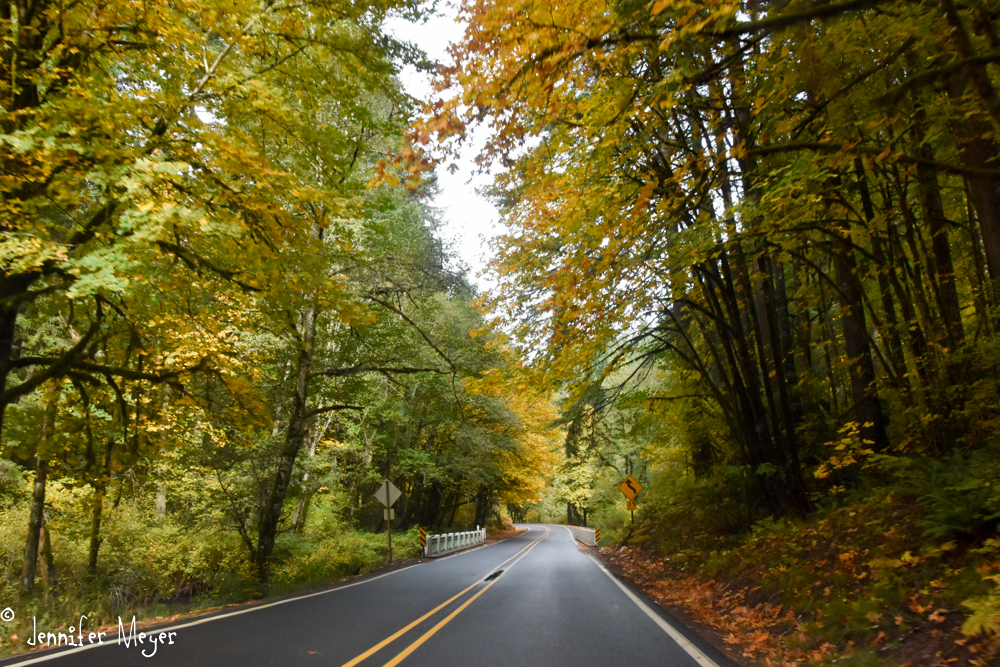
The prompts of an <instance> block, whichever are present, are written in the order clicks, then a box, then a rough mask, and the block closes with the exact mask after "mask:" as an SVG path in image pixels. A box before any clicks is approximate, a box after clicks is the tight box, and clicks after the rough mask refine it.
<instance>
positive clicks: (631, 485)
mask: <svg viewBox="0 0 1000 667" xmlns="http://www.w3.org/2000/svg"><path fill="white" fill-rule="evenodd" d="M618 490H619V491H621V492H622V494H623V495H624V496H625V497H626V498H628V499H629V500H635V497H636V496H637V495H639V492H640V491H642V484H640V483H639V482H637V481H636V479H635V478H634V477H632V475H629V476H628V477H626V478H625V481H624V482H622V483H621V484H620V485H619V486H618Z"/></svg>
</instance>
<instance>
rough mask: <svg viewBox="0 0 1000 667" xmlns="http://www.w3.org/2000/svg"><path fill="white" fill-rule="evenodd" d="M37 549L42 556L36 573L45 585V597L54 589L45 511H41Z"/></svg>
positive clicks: (54, 568) (54, 582)
mask: <svg viewBox="0 0 1000 667" xmlns="http://www.w3.org/2000/svg"><path fill="white" fill-rule="evenodd" d="M38 551H39V553H40V554H41V556H42V559H41V561H39V564H38V570H39V572H38V574H39V576H40V577H41V578H42V583H43V584H44V585H45V599H46V600H48V599H49V593H51V592H52V591H54V590H55V589H56V563H55V559H54V558H53V557H52V537H51V534H50V533H49V530H48V528H46V526H45V512H44V511H43V512H42V526H41V530H40V531H39V534H38Z"/></svg>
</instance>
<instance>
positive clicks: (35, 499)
mask: <svg viewBox="0 0 1000 667" xmlns="http://www.w3.org/2000/svg"><path fill="white" fill-rule="evenodd" d="M55 418H56V402H55V398H54V397H53V398H51V399H49V400H48V401H47V404H46V407H45V416H44V417H43V418H42V433H41V437H39V440H38V447H37V452H38V453H37V455H36V456H35V483H34V485H33V486H32V491H31V512H30V514H29V516H28V536H27V539H26V541H25V549H24V564H23V567H22V569H21V594H22V595H31V594H32V593H34V592H35V573H36V572H37V569H38V543H39V538H40V536H41V532H42V522H43V521H44V520H45V483H46V480H47V477H48V474H49V461H48V452H47V451H46V450H47V449H48V447H47V445H48V439H49V438H51V437H52V432H53V430H54V428H55Z"/></svg>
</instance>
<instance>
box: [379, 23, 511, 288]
mask: <svg viewBox="0 0 1000 667" xmlns="http://www.w3.org/2000/svg"><path fill="white" fill-rule="evenodd" d="M439 11H440V13H439V14H438V15H437V16H435V17H432V18H431V19H429V20H428V21H426V22H425V23H422V24H413V23H409V22H407V21H403V20H399V19H394V20H391V21H389V22H388V23H387V24H386V27H387V28H388V29H389V31H390V32H391V33H392V34H393V35H395V36H396V37H397V38H398V39H402V40H405V41H408V42H411V43H413V44H416V45H417V46H419V47H420V48H421V49H423V50H424V51H425V52H426V53H427V55H428V56H430V57H431V59H434V60H438V61H440V62H444V63H451V59H450V58H449V57H448V54H447V48H448V44H449V43H451V42H453V41H458V40H459V39H460V38H461V37H462V31H463V25H462V24H461V23H459V22H458V21H457V20H456V18H455V15H456V12H455V10H454V8H453V7H452V6H451V5H450V3H449V4H446V5H442V6H440V10H439ZM401 78H402V81H403V85H404V86H406V89H407V92H409V93H410V94H411V95H413V96H414V97H416V98H418V99H421V100H426V99H428V98H429V97H430V95H431V88H430V85H429V83H428V80H427V77H426V76H425V75H424V74H422V73H420V72H417V70H416V69H415V68H413V67H407V68H406V69H405V70H403V73H402V77H401ZM477 140H478V141H477ZM482 141H483V138H482V137H473V142H472V143H473V145H472V146H467V147H465V148H464V149H463V152H462V156H461V159H459V160H458V161H456V162H455V164H456V165H457V166H458V171H456V172H455V173H454V174H451V173H449V172H448V170H447V169H446V168H445V167H447V164H443V165H440V166H439V167H438V170H437V175H438V182H439V183H440V187H441V193H440V194H439V195H438V196H437V197H436V198H435V199H434V202H433V204H434V206H436V207H437V208H438V209H440V210H441V214H442V218H443V220H444V223H445V228H444V230H443V233H442V237H443V239H444V240H445V241H448V242H452V243H454V244H455V250H456V252H457V253H458V255H459V256H460V257H461V258H462V261H463V262H464V263H465V264H467V265H469V267H470V268H471V271H470V278H471V279H472V281H473V282H475V283H477V284H478V285H479V286H480V288H482V289H486V288H488V287H489V286H490V285H489V284H487V281H485V280H483V279H482V278H480V277H478V274H479V273H480V272H482V270H483V269H484V268H485V266H486V263H487V261H488V257H489V246H488V239H489V238H490V237H492V236H493V235H495V234H496V233H498V226H497V219H498V216H497V211H496V209H495V208H494V207H493V206H492V205H491V204H490V203H489V202H488V201H486V200H485V199H483V198H482V197H480V196H478V195H477V194H476V188H477V187H479V186H481V185H485V184H487V183H488V182H489V179H488V177H485V176H476V177H475V178H473V175H472V172H473V167H474V164H473V162H472V159H473V158H474V157H475V153H476V150H475V147H474V146H475V144H476V143H479V145H481V143H482ZM470 178H471V179H472V180H471V181H470Z"/></svg>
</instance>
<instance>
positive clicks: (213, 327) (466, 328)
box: [0, 0, 558, 643]
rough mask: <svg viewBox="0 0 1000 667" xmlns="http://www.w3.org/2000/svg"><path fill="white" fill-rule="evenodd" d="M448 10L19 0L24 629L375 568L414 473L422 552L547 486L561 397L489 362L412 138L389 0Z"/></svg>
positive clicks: (2, 80) (17, 381) (0, 373)
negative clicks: (497, 379)
mask: <svg viewBox="0 0 1000 667" xmlns="http://www.w3.org/2000/svg"><path fill="white" fill-rule="evenodd" d="M421 11H422V10H420V9H419V8H418V7H417V6H416V5H415V4H413V3H407V2H388V3H382V2H378V3H366V2H360V3H359V2H338V1H337V0H334V1H332V2H327V1H326V0H319V1H318V2H312V1H309V2H305V3H299V2H296V3H282V2H277V3H275V2H264V3H257V2H247V3H243V2H239V3H236V4H233V3H224V4H218V3H215V4H213V3H203V2H197V3H183V2H182V3H179V4H178V3H176V2H153V3H148V2H145V3H133V2H130V1H128V0H123V1H121V2H117V1H115V2H112V3H110V4H108V3H97V4H95V3H92V2H83V3H60V2H49V1H47V0H16V1H14V2H6V1H5V2H3V3H2V4H0V33H2V35H3V38H2V42H0V63H2V64H0V99H2V101H3V115H2V117H0V123H2V134H0V194H2V202H3V203H2V208H0V263H2V272H0V377H2V381H3V382H2V385H0V390H2V391H0V417H2V422H0V428H2V431H0V438H2V447H3V459H2V461H0V463H2V466H0V487H2V488H0V505H2V506H0V545H2V546H0V553H2V554H3V565H2V567H3V572H4V576H3V579H2V581H3V600H4V601H5V604H10V603H11V602H14V601H15V600H20V606H18V610H19V611H18V614H17V617H18V621H17V622H18V623H21V624H22V625H21V626H16V627H15V626H11V625H8V626H7V632H8V633H10V634H14V633H15V632H17V631H24V627H23V623H27V624H28V627H29V628H30V624H31V620H30V619H31V616H32V613H29V610H30V609H35V613H37V614H39V617H40V618H41V619H45V618H46V617H48V618H49V619H50V620H51V621H52V623H53V624H57V623H62V622H64V621H65V619H66V618H68V617H72V616H73V613H78V612H80V611H81V610H91V611H90V612H89V613H91V614H92V616H91V622H96V623H100V622H107V621H109V620H110V619H111V618H114V616H115V615H116V614H122V613H127V612H128V611H130V610H135V609H142V608H143V607H144V605H150V604H156V603H164V602H166V603H169V602H171V601H174V602H176V601H183V600H188V599H190V598H191V597H192V596H201V597H204V598H205V604H212V603H214V604H219V603H224V602H227V601H234V600H241V599H246V598H247V597H253V596H259V595H261V594H267V593H270V594H274V593H276V592H281V591H284V590H290V589H292V588H295V587H301V586H304V585H316V584H319V583H325V582H329V581H331V580H335V579H336V578H337V577H343V576H346V575H350V574H355V573H357V572H358V571H361V570H363V569H368V568H370V567H372V566H374V565H377V564H379V563H381V562H382V561H383V560H384V558H385V557H386V536H385V533H384V531H385V522H384V521H383V513H382V505H380V504H379V503H378V501H377V500H375V498H374V497H373V492H374V491H375V489H376V488H377V487H378V485H379V483H380V482H381V481H382V480H383V479H385V478H391V480H392V481H393V483H394V484H396V485H397V486H398V487H399V488H400V489H401V490H402V491H403V492H404V495H403V498H402V500H400V501H399V503H397V505H396V507H395V510H396V519H395V520H394V525H395V528H396V529H397V530H401V531H404V532H403V533H401V534H400V535H397V543H396V554H397V556H400V555H402V556H412V555H415V554H416V553H417V549H416V537H415V533H414V531H411V530H409V529H410V528H411V527H413V528H414V530H415V527H416V526H417V525H418V524H419V525H423V526H425V527H428V528H435V527H449V526H452V525H468V526H469V527H470V528H472V527H473V526H474V525H475V524H480V525H486V524H487V523H489V524H491V525H498V524H499V523H501V521H502V518H501V511H502V508H504V507H505V506H506V504H507V503H514V504H523V503H526V502H528V501H532V500H537V499H538V498H539V497H540V491H541V489H542V488H543V487H544V484H545V481H544V480H545V479H546V476H547V475H548V472H549V468H550V467H551V466H552V465H553V464H554V462H555V461H556V459H557V454H558V451H557V449H558V443H556V448H555V449H553V443H552V438H551V436H549V435H548V431H547V430H546V427H547V425H548V424H549V423H550V422H551V421H552V420H553V419H554V417H555V412H554V410H553V409H552V408H551V407H550V406H549V402H548V399H547V397H546V396H545V395H544V394H541V393H538V392H534V391H532V390H530V389H529V390H524V389H522V390H520V391H517V392H516V393H512V394H505V393H504V392H503V389H502V388H501V387H499V385H497V383H491V382H488V381H487V375H488V371H494V372H500V371H501V370H502V369H504V368H507V367H509V366H510V365H511V364H513V363H514V362H513V357H511V356H510V355H509V353H508V352H507V351H506V349H505V348H504V346H503V345H501V341H500V340H499V339H497V338H496V337H495V336H494V335H492V334H490V333H489V332H488V331H486V330H484V329H483V325H484V320H483V317H482V316H481V315H480V314H479V313H478V312H477V311H476V310H475V309H474V308H473V306H472V301H473V299H474V298H475V296H476V289H475V287H474V286H473V285H471V284H470V282H469V281H468V279H467V278H466V277H465V275H464V268H463V266H462V264H461V262H460V260H459V259H458V258H456V257H454V256H453V255H452V254H451V252H450V251H449V250H448V248H447V247H445V246H444V244H443V243H442V241H441V240H440V238H439V234H438V229H437V228H438V221H437V217H436V216H437V213H436V212H435V211H434V210H433V209H432V208H430V206H429V204H428V197H429V195H430V194H433V192H434V189H435V187H436V186H435V179H434V175H433V170H432V167H433V165H432V162H431V160H430V159H427V158H423V159H422V160H421V159H420V158H418V159H417V160H416V161H414V160H411V159H409V158H411V157H413V156H414V155H415V152H414V150H413V149H412V148H411V147H410V146H409V144H408V143H407V141H406V138H405V133H406V130H407V128H408V127H409V125H410V123H411V121H412V119H413V117H414V113H415V109H416V101H415V100H413V99H411V98H409V97H408V96H407V95H406V94H405V93H404V92H403V89H402V86H401V84H400V82H399V79H398V76H397V73H398V71H399V70H400V69H401V68H402V67H403V66H404V65H406V64H408V63H416V64H418V65H422V66H426V63H424V61H423V56H422V54H421V53H420V52H419V51H418V50H416V49H415V48H414V47H412V46H410V45H408V44H404V43H401V42H399V41H397V40H395V39H394V38H392V37H391V36H389V35H388V34H387V33H386V31H385V30H384V27H383V24H384V22H385V20H386V19H387V17H390V16H396V17H404V18H406V17H408V18H411V19H415V18H417V17H418V16H419V14H420V12H421ZM479 334H481V335H479ZM32 605H34V607H32ZM4 620H7V619H6V618H5V619H4ZM18 627H20V628H21V630H18ZM11 642H13V640H11ZM5 643H6V641H5Z"/></svg>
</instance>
